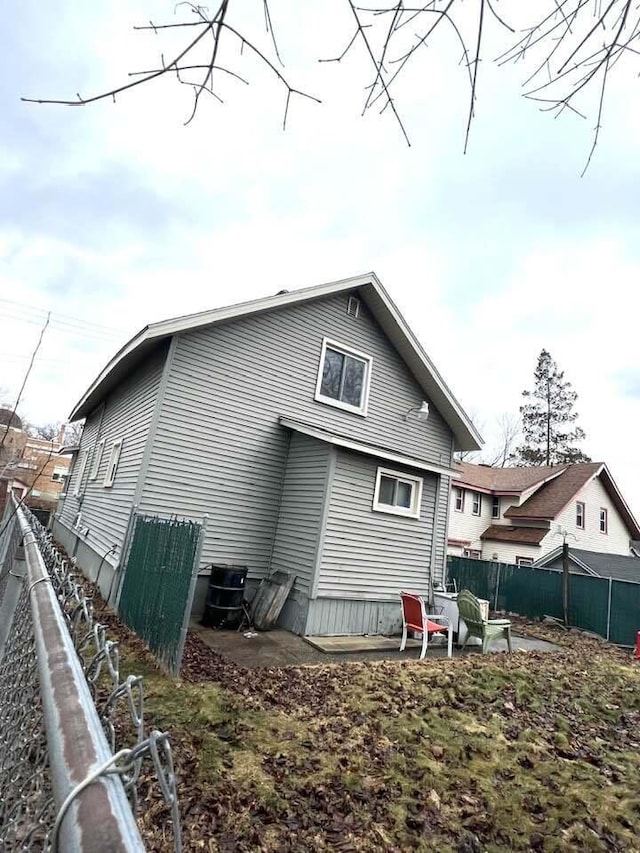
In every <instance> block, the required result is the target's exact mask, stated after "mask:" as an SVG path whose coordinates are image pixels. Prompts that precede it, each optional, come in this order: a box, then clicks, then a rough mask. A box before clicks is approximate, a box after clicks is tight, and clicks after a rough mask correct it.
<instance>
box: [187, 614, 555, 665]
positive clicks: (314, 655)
mask: <svg viewBox="0 0 640 853" xmlns="http://www.w3.org/2000/svg"><path fill="white" fill-rule="evenodd" d="M190 630H191V632H192V633H193V634H195V635H196V636H197V637H199V638H200V640H202V642H203V643H205V644H206V645H207V646H209V648H211V649H213V650H214V651H215V652H217V653H218V654H220V655H222V656H223V657H224V658H226V659H227V660H229V661H232V662H233V663H235V664H238V665H239V666H243V667H247V668H255V667H282V666H304V665H314V664H327V663H345V662H350V661H369V660H398V661H403V660H407V661H408V660H416V659H417V658H418V657H419V655H420V647H421V645H422V644H421V642H420V641H419V640H411V639H409V640H407V648H406V649H405V650H404V651H403V652H400V651H399V650H398V649H399V646H400V638H399V637H382V636H364V637H361V636H359V637H299V636H297V635H296V634H291V633H290V632H289V631H282V630H279V629H275V630H273V631H266V632H257V633H256V632H252V636H245V634H244V633H243V632H240V631H228V630H220V629H215V628H206V627H204V626H203V625H200V624H199V623H198V622H196V621H192V622H191V626H190ZM512 646H513V652H514V654H517V653H519V652H531V651H536V652H553V651H558V649H559V646H556V645H555V644H554V643H550V642H547V641H546V640H539V639H532V638H530V637H523V636H516V635H512ZM506 650H507V647H506V643H505V642H504V641H503V640H501V641H497V642H496V643H495V644H494V645H493V646H492V647H491V649H490V651H489V653H490V654H500V653H505V652H506ZM476 654H480V646H472V645H468V646H467V648H466V649H465V651H464V652H462V651H461V650H460V649H458V648H456V646H455V645H454V647H453V656H454V657H467V656H468V655H476ZM446 655H447V649H446V644H444V643H442V644H440V643H439V642H438V641H437V640H435V641H432V642H430V643H429V649H428V651H427V659H430V658H446Z"/></svg>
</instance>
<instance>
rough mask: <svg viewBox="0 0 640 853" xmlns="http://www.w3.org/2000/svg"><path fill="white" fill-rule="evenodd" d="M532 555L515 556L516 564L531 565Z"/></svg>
mask: <svg viewBox="0 0 640 853" xmlns="http://www.w3.org/2000/svg"><path fill="white" fill-rule="evenodd" d="M532 565H533V557H516V566H532Z"/></svg>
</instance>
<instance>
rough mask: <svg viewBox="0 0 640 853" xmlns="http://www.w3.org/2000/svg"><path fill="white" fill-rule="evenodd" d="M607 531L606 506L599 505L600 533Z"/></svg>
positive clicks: (607, 517) (607, 513)
mask: <svg viewBox="0 0 640 853" xmlns="http://www.w3.org/2000/svg"><path fill="white" fill-rule="evenodd" d="M608 532H609V512H608V510H607V508H606V506H601V507H600V533H608Z"/></svg>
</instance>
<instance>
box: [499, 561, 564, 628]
mask: <svg viewBox="0 0 640 853" xmlns="http://www.w3.org/2000/svg"><path fill="white" fill-rule="evenodd" d="M496 604H497V606H495V609H496V610H504V611H506V612H507V613H517V614H518V615H520V616H527V617H528V618H530V619H542V617H543V616H555V617H556V618H558V619H560V618H562V575H560V574H559V573H558V572H553V571H549V570H548V569H533V568H529V567H528V566H514V565H512V564H510V563H501V564H500V583H499V588H498V598H497V602H496ZM492 606H494V602H492Z"/></svg>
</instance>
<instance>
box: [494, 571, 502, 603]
mask: <svg viewBox="0 0 640 853" xmlns="http://www.w3.org/2000/svg"><path fill="white" fill-rule="evenodd" d="M501 565H502V564H501V563H498V571H497V572H496V595H495V598H494V600H493V609H494V610H497V609H498V592H499V591H500V566H501Z"/></svg>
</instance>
